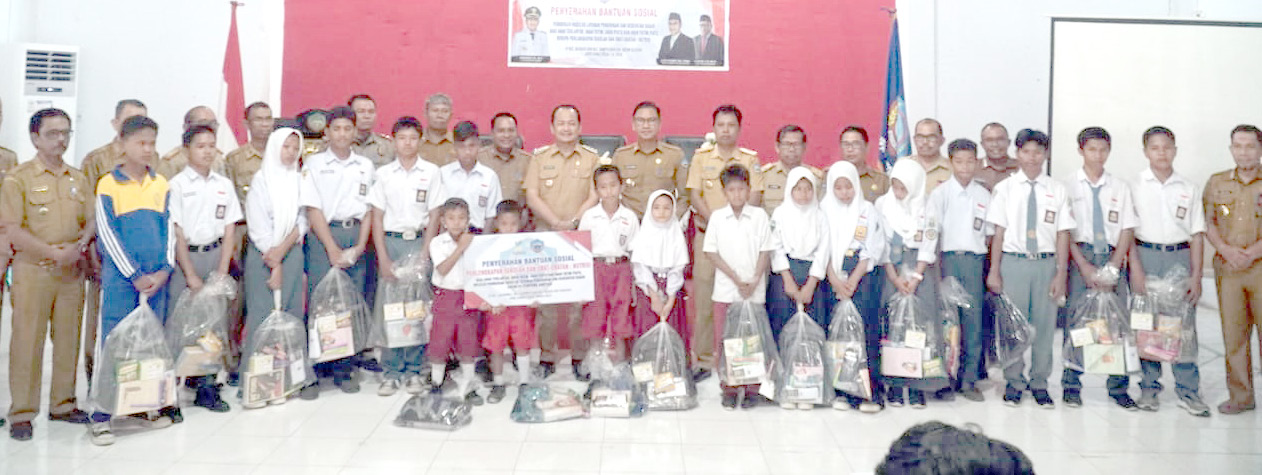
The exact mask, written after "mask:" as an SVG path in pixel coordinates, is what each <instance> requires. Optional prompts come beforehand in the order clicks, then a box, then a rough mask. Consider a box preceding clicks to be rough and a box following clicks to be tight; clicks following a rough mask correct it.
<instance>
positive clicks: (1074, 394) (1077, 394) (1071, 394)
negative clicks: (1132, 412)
mask: <svg viewBox="0 0 1262 475" xmlns="http://www.w3.org/2000/svg"><path fill="white" fill-rule="evenodd" d="M1060 399H1061V400H1062V401H1064V402H1065V407H1082V391H1081V390H1078V389H1066V390H1065V393H1064V394H1063V395H1061V398H1060ZM1116 399H1117V398H1114V400H1116ZM1127 399H1130V397H1127Z"/></svg>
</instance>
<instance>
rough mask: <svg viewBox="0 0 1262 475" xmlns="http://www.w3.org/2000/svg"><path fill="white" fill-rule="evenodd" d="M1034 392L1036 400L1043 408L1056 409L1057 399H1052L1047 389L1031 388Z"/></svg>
mask: <svg viewBox="0 0 1262 475" xmlns="http://www.w3.org/2000/svg"><path fill="white" fill-rule="evenodd" d="M1030 392H1031V393H1033V394H1034V402H1035V403H1038V405H1039V407H1041V408H1043V409H1056V401H1054V400H1052V395H1051V394H1048V393H1047V390H1046V389H1031V390H1030Z"/></svg>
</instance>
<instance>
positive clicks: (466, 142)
mask: <svg viewBox="0 0 1262 475" xmlns="http://www.w3.org/2000/svg"><path fill="white" fill-rule="evenodd" d="M451 135H452V139H453V140H455V141H456V144H455V148H456V161H454V162H451V163H448V164H446V165H443V166H442V168H440V169H439V171H440V172H441V173H442V177H443V190H444V192H443V195H442V196H443V198H442V201H439V203H442V202H444V201H447V200H448V199H450V198H460V199H462V200H464V201H465V203H468V205H469V223H470V225H472V226H473V227H474V229H475V230H476V231H477V232H478V233H481V232H482V230H484V229H491V225H492V224H493V221H494V220H495V207H496V206H498V205H499V204H500V201H501V200H503V199H504V198H503V191H502V189H501V187H500V178H499V175H496V174H495V170H492V169H491V167H488V166H486V165H483V164H481V163H479V162H478V151H479V150H481V148H482V142H481V140H482V139H480V138H478V126H477V124H474V123H473V122H469V121H467V120H466V121H463V122H460V123H459V124H456V127H455V128H454V129H452V132H451Z"/></svg>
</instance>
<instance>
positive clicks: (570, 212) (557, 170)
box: [526, 144, 600, 220]
mask: <svg viewBox="0 0 1262 475" xmlns="http://www.w3.org/2000/svg"><path fill="white" fill-rule="evenodd" d="M599 160H600V157H597V156H596V149H594V148H591V147H588V146H586V145H580V146H577V147H574V151H573V152H570V153H569V154H568V155H567V154H564V153H562V152H561V149H559V148H557V146H556V144H553V145H547V146H543V147H539V148H537V149H535V155H534V158H532V159H531V160H530V167H528V168H527V169H526V189H527V190H535V191H537V192H538V193H539V197H540V198H543V201H544V202H545V203H547V204H548V207H549V208H551V209H552V213H553V214H555V215H556V217H557V218H559V219H561V220H570V219H576V218H578V217H579V215H581V214H582V213H583V211H584V210H582V209H579V208H580V207H581V206H582V205H583V202H584V201H587V197H588V194H589V193H590V192H591V189H592V186H593V184H592V172H594V171H596V162H597V161H599Z"/></svg>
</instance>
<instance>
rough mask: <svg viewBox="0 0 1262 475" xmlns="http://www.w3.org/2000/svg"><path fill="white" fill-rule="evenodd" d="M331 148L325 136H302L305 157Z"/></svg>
mask: <svg viewBox="0 0 1262 475" xmlns="http://www.w3.org/2000/svg"><path fill="white" fill-rule="evenodd" d="M328 148H329V144H328V143H327V142H325V141H324V137H316V138H310V139H309V138H307V137H305V136H304V137H303V138H302V156H303V158H306V157H309V156H311V155H315V154H317V153H320V152H323V151H325V150H326V149H328Z"/></svg>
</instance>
